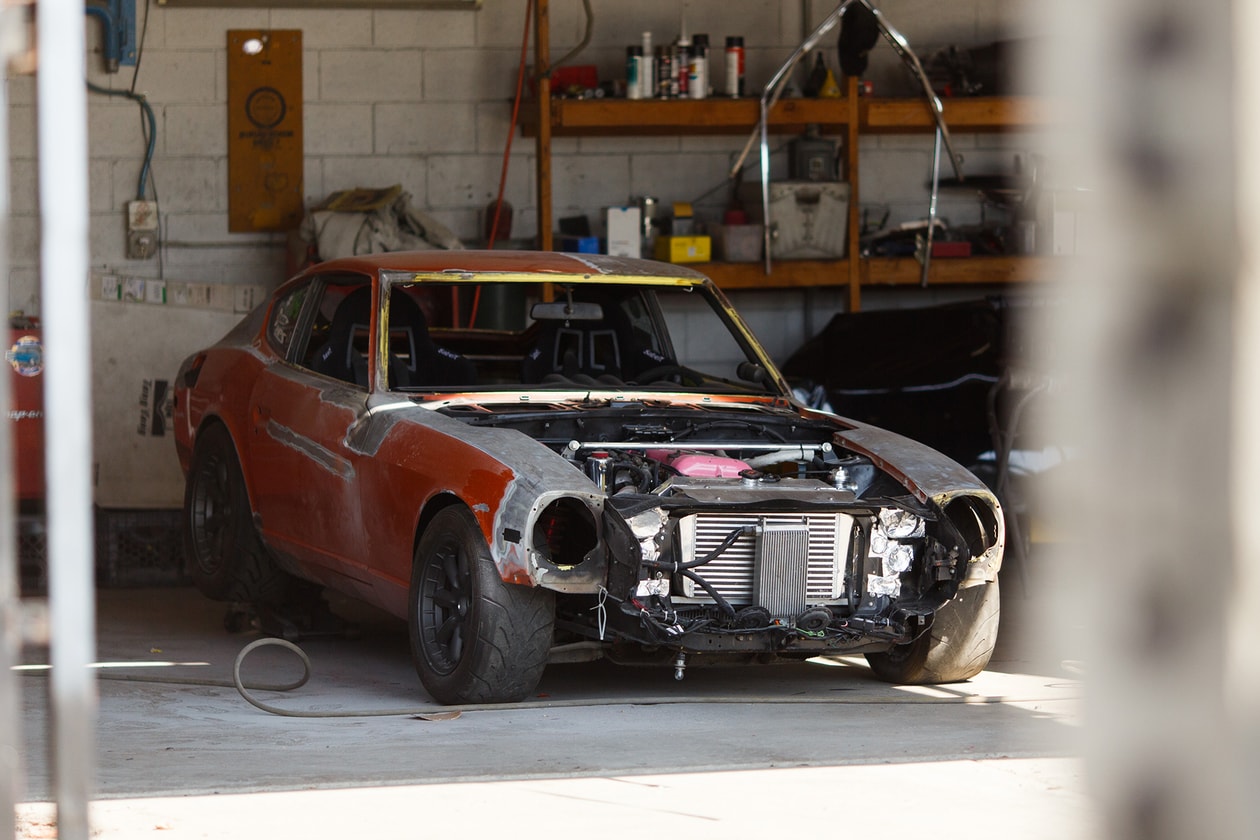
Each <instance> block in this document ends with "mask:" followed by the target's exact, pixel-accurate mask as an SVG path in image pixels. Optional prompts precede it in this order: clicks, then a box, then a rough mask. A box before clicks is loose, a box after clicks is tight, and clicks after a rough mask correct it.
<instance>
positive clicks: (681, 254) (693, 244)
mask: <svg viewBox="0 0 1260 840" xmlns="http://www.w3.org/2000/svg"><path fill="white" fill-rule="evenodd" d="M712 253H713V246H712V241H711V240H710V239H709V237H707V236H658V237H656V249H655V251H653V256H655V257H656V258H657V259H658V260H662V261H664V262H672V263H692V262H695V263H699V262H708V261H709V260H710V259H712V256H711V255H712Z"/></svg>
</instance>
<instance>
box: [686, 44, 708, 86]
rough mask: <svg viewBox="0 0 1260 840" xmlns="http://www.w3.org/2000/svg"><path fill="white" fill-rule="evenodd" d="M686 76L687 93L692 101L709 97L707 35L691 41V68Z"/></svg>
mask: <svg viewBox="0 0 1260 840" xmlns="http://www.w3.org/2000/svg"><path fill="white" fill-rule="evenodd" d="M687 75H688V78H687V93H688V94H690V96H691V98H692V99H704V98H705V97H706V96H708V95H709V36H708V35H704V34H699V35H696V36H695V37H694V38H692V39H691V67H690V68H689V70H688V74H687Z"/></svg>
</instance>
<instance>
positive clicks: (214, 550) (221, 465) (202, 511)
mask: <svg viewBox="0 0 1260 840" xmlns="http://www.w3.org/2000/svg"><path fill="white" fill-rule="evenodd" d="M184 545H185V552H186V554H187V556H188V560H189V565H190V572H191V575H192V580H193V583H194V584H195V585H196V586H197V588H198V589H199V590H201V593H202V594H203V595H205V596H206V597H208V598H213V599H215V600H217V601H244V602H249V603H258V604H263V603H274V602H277V601H279V600H280V599H281V597H282V596H283V595H284V593H285V591H286V589H287V588H288V583H289V577H288V575H286V574H285V573H284V572H282V571H281V570H280V568H279V567H278V566H277V565H276V562H275V560H274V559H273V558H272V557H271V555H270V554H269V553H268V551H267V549H266V548H265V547H264V546H263V544H262V540H260V539H259V537H258V532H257V531H256V530H255V529H254V523H253V514H252V511H251V510H250V506H249V494H248V493H247V492H246V490H245V478H244V476H243V475H242V474H241V466H240V463H239V462H238V461H237V458H236V447H234V446H233V445H232V438H231V436H230V435H229V434H228V431H227V429H226V428H225V427H223V426H220V425H213V426H209V427H207V428H206V429H205V430H204V431H202V432H201V434H200V435H198V437H197V446H196V449H195V450H193V458H192V467H191V468H190V469H189V471H188V482H187V484H186V485H185V490H184Z"/></svg>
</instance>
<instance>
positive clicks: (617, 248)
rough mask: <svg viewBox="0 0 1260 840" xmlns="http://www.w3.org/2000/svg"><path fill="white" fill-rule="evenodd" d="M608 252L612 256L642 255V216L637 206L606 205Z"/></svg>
mask: <svg viewBox="0 0 1260 840" xmlns="http://www.w3.org/2000/svg"><path fill="white" fill-rule="evenodd" d="M604 218H605V221H606V222H607V224H608V253H609V255H610V256H614V257H641V256H643V216H642V211H641V210H640V209H639V208H638V207H637V206H634V207H608V208H606V209H605V210H604Z"/></svg>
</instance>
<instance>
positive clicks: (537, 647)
mask: <svg viewBox="0 0 1260 840" xmlns="http://www.w3.org/2000/svg"><path fill="white" fill-rule="evenodd" d="M408 623H409V624H410V629H411V657H412V660H413V661H414V663H415V666H416V672H417V673H418V674H419V675H420V681H421V682H422V683H423V684H424V687H425V689H426V690H428V692H429V694H430V695H432V696H433V698H434V699H435V700H437V701H438V702H439V703H448V704H450V703H509V702H514V701H517V700H521V699H523V698H525V697H527V696H528V695H529V694H530V693H531V692H532V691H533V690H534V688H535V687H536V686H537V685H538V681H539V679H540V678H541V677H542V672H543V668H544V667H546V664H547V652H548V651H549V650H550V649H551V638H552V632H553V626H554V624H555V597H554V595H553V594H552V593H551V592H549V591H547V590H545V589H537V588H531V587H526V586H518V585H514V584H510V583H505V582H504V581H503V579H502V578H501V577H500V576H499V572H498V570H497V569H496V568H495V565H494V561H493V560H492V559H491V557H490V551H489V549H488V547H487V546H486V541H485V538H484V537H483V536H482V533H481V529H480V528H479V527H478V526H477V521H476V520H475V519H474V518H473V515H472V514H471V513H470V512H469V511H468V510H467V509H466V508H463V507H448V508H445V509H444V510H442V511H440V512H439V513H438V514H437V516H435V517H434V518H433V521H432V522H431V523H429V527H428V528H427V529H426V530H425V532H424V536H423V537H421V539H420V544H419V546H418V547H417V548H416V553H415V558H414V560H413V563H412V572H411V600H410V618H409V622H408Z"/></svg>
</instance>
